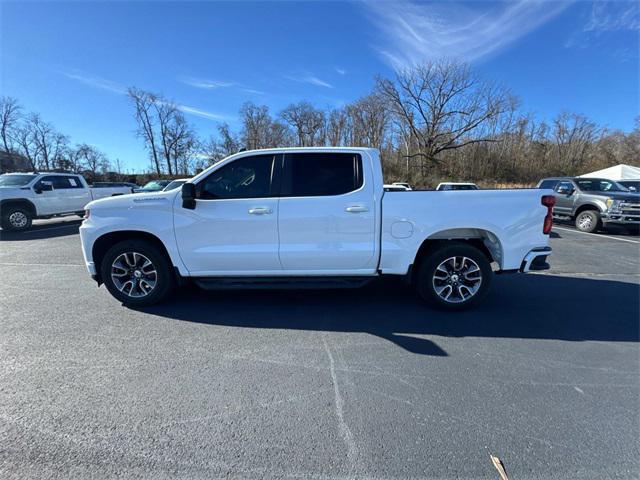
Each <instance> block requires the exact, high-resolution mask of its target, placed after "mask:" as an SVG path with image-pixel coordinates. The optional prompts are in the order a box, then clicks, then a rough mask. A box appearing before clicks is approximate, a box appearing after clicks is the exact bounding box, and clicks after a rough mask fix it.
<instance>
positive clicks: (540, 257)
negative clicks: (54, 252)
mask: <svg viewBox="0 0 640 480" xmlns="http://www.w3.org/2000/svg"><path fill="white" fill-rule="evenodd" d="M549 255H551V247H543V248H534V249H533V250H531V251H530V252H529V253H527V255H526V256H525V257H524V259H523V260H522V264H521V265H520V271H521V272H523V273H527V272H531V271H538V270H549V269H550V268H551V265H549V263H548V262H547V258H548V257H549Z"/></svg>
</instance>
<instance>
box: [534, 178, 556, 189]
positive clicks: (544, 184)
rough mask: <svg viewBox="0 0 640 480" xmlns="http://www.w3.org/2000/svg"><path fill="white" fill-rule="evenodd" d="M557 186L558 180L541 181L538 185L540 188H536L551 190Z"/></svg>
mask: <svg viewBox="0 0 640 480" xmlns="http://www.w3.org/2000/svg"><path fill="white" fill-rule="evenodd" d="M557 184H558V180H543V181H542V182H541V183H540V187H538V188H544V189H547V188H550V189H551V190H553V189H554V188H555V186H556V185H557Z"/></svg>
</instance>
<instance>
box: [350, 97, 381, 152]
mask: <svg viewBox="0 0 640 480" xmlns="http://www.w3.org/2000/svg"><path fill="white" fill-rule="evenodd" d="M347 112H348V115H349V117H350V118H351V139H352V142H351V143H352V144H353V145H357V146H363V147H373V148H377V149H382V144H383V142H384V140H385V136H386V134H387V127H388V125H389V113H388V110H387V105H386V104H385V100H384V98H383V97H382V96H381V95H379V94H377V93H372V94H370V95H367V96H366V97H363V98H361V99H360V100H357V101H356V102H354V103H352V104H351V105H349V106H348V107H347Z"/></svg>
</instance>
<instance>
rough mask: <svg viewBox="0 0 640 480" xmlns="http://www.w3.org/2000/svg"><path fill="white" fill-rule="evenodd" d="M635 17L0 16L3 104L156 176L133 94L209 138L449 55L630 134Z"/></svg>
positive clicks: (398, 10)
mask: <svg viewBox="0 0 640 480" xmlns="http://www.w3.org/2000/svg"><path fill="white" fill-rule="evenodd" d="M639 8H640V7H638V3H634V2H627V1H615V2H586V1H574V2H554V1H544V0H540V1H534V0H523V1H507V2H480V1H472V2H456V3H454V2H418V1H414V0H402V1H398V2H387V1H375V2H374V1H353V2H346V1H345V2H323V1H317V2H193V3H192V2H141V1H131V2H127V1H121V2H109V3H107V2H30V1H25V2H0V9H1V10H0V24H1V27H2V32H1V34H0V35H1V37H0V40H1V43H0V62H1V70H2V72H1V83H0V87H1V88H0V90H1V92H0V93H1V94H2V95H9V96H12V97H16V98H17V99H18V100H19V101H20V102H21V103H22V105H23V106H24V108H25V110H27V111H36V112H39V113H41V114H42V116H43V117H44V118H45V119H46V120H48V121H50V122H52V123H53V124H54V125H55V126H56V127H57V128H58V129H59V130H60V131H62V132H63V133H66V134H68V135H70V136H71V139H72V141H73V142H87V143H90V144H93V145H96V146H97V147H98V148H100V149H101V150H102V151H104V152H105V153H106V154H107V155H108V156H109V157H110V159H111V160H114V159H115V158H120V159H121V160H122V161H123V162H124V163H125V165H127V167H128V168H129V169H135V170H138V171H139V170H143V169H145V168H147V167H148V165H149V161H148V157H147V155H146V153H145V152H144V150H143V148H142V143H141V141H140V140H139V139H137V138H136V137H135V134H134V131H135V122H134V120H133V116H132V108H131V106H130V104H129V103H128V101H127V98H126V96H125V95H124V94H123V92H124V90H125V89H126V87H128V86H136V87H139V88H143V89H147V90H151V91H155V92H160V93H163V94H164V95H166V96H168V97H170V98H172V99H173V100H174V101H176V102H177V103H178V104H180V105H181V106H182V108H183V110H184V112H185V113H186V114H187V118H188V119H189V121H190V122H191V123H193V125H194V126H195V127H196V130H197V131H198V133H199V134H200V135H201V136H203V137H205V136H208V135H209V134H212V133H215V129H216V125H217V124H218V123H220V122H228V123H229V124H230V125H231V126H232V127H237V120H236V114H237V111H238V108H239V107H240V105H241V104H242V103H243V102H245V101H253V102H255V103H258V104H266V105H268V106H269V107H270V109H271V111H272V113H274V114H275V113H277V112H278V111H280V110H281V109H282V108H283V107H285V106H286V105H288V104H289V103H291V102H295V101H298V100H301V99H308V100H310V101H311V102H313V103H315V104H316V105H318V106H321V107H326V106H337V105H342V104H344V103H346V102H349V101H352V100H354V99H356V98H358V97H359V96H361V95H364V94H366V93H368V92H369V91H370V90H371V88H372V86H373V84H374V78H375V76H376V75H378V74H379V75H383V76H392V75H393V74H394V71H395V69H398V68H402V67H404V66H407V65H410V64H412V63H415V62H420V61H423V60H425V59H429V58H437V57H440V56H447V57H457V58H460V59H464V60H467V61H469V62H471V63H472V65H473V66H474V68H476V69H478V70H479V71H480V72H481V73H482V74H483V75H484V76H485V77H488V78H490V79H492V80H495V81H499V82H503V83H504V84H506V85H507V86H509V87H510V88H511V89H512V90H513V92H514V93H515V94H516V95H517V96H518V97H519V98H520V99H521V102H522V109H523V110H525V111H530V112H534V113H536V114H537V115H538V116H539V117H540V118H542V119H547V120H548V119H550V118H551V117H553V116H554V115H555V114H556V113H558V112H560V111H562V110H570V111H575V112H578V113H582V114H585V115H587V116H588V117H590V118H591V119H593V120H595V121H596V122H598V123H599V124H602V125H606V126H609V127H610V128H619V129H623V130H631V129H632V128H633V126H634V118H635V117H636V116H638V115H639V94H638V90H639V86H638V84H639V83H638V82H639V78H638V76H639V75H638V70H639V59H638V51H639V47H640V44H639V32H640V12H639Z"/></svg>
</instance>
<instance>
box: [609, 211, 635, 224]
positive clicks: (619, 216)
mask: <svg viewBox="0 0 640 480" xmlns="http://www.w3.org/2000/svg"><path fill="white" fill-rule="evenodd" d="M600 218H602V223H605V224H606V223H616V224H620V225H640V214H635V213H633V214H627V213H625V212H620V213H617V212H610V213H603V214H601V215H600Z"/></svg>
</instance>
